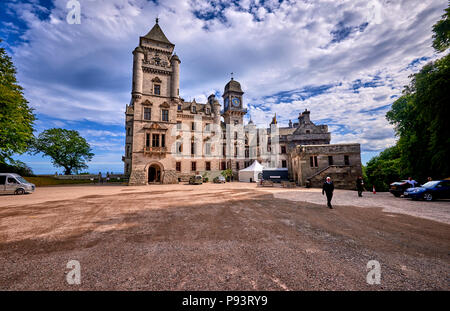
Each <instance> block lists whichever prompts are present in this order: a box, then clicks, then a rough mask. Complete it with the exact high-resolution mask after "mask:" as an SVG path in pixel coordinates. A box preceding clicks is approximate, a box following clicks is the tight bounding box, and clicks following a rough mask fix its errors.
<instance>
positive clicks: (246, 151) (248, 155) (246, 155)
mask: <svg viewBox="0 0 450 311" xmlns="http://www.w3.org/2000/svg"><path fill="white" fill-rule="evenodd" d="M245 157H246V158H248V157H250V150H249V148H248V147H247V148H245Z"/></svg>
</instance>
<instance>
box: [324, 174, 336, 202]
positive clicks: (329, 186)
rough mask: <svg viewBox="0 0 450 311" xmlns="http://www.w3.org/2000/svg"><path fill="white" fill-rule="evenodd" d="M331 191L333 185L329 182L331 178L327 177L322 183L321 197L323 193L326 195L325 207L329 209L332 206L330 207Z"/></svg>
mask: <svg viewBox="0 0 450 311" xmlns="http://www.w3.org/2000/svg"><path fill="white" fill-rule="evenodd" d="M333 191H334V184H333V182H332V181H331V178H330V177H327V179H326V181H325V182H324V183H323V187H322V195H324V193H326V195H327V205H328V207H329V208H333V206H331V199H332V198H333Z"/></svg>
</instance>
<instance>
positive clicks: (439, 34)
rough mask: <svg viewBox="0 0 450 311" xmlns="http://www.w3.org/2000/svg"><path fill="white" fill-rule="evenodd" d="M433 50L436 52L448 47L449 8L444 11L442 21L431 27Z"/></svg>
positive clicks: (449, 38) (449, 39) (449, 28)
mask: <svg viewBox="0 0 450 311" xmlns="http://www.w3.org/2000/svg"><path fill="white" fill-rule="evenodd" d="M433 32H434V34H433V39H434V40H433V48H434V49H435V50H436V51H438V52H443V51H445V50H446V49H447V48H448V47H449V46H450V7H448V8H447V9H446V10H445V14H444V15H442V19H441V20H440V21H438V22H437V23H436V24H434V26H433Z"/></svg>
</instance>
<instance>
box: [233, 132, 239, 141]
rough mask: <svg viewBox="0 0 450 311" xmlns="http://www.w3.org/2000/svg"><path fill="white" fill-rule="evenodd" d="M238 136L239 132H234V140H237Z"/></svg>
mask: <svg viewBox="0 0 450 311" xmlns="http://www.w3.org/2000/svg"><path fill="white" fill-rule="evenodd" d="M237 138H238V134H237V132H234V140H236V139H237Z"/></svg>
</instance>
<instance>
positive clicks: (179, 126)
mask: <svg viewBox="0 0 450 311" xmlns="http://www.w3.org/2000/svg"><path fill="white" fill-rule="evenodd" d="M177 130H181V121H177Z"/></svg>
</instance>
